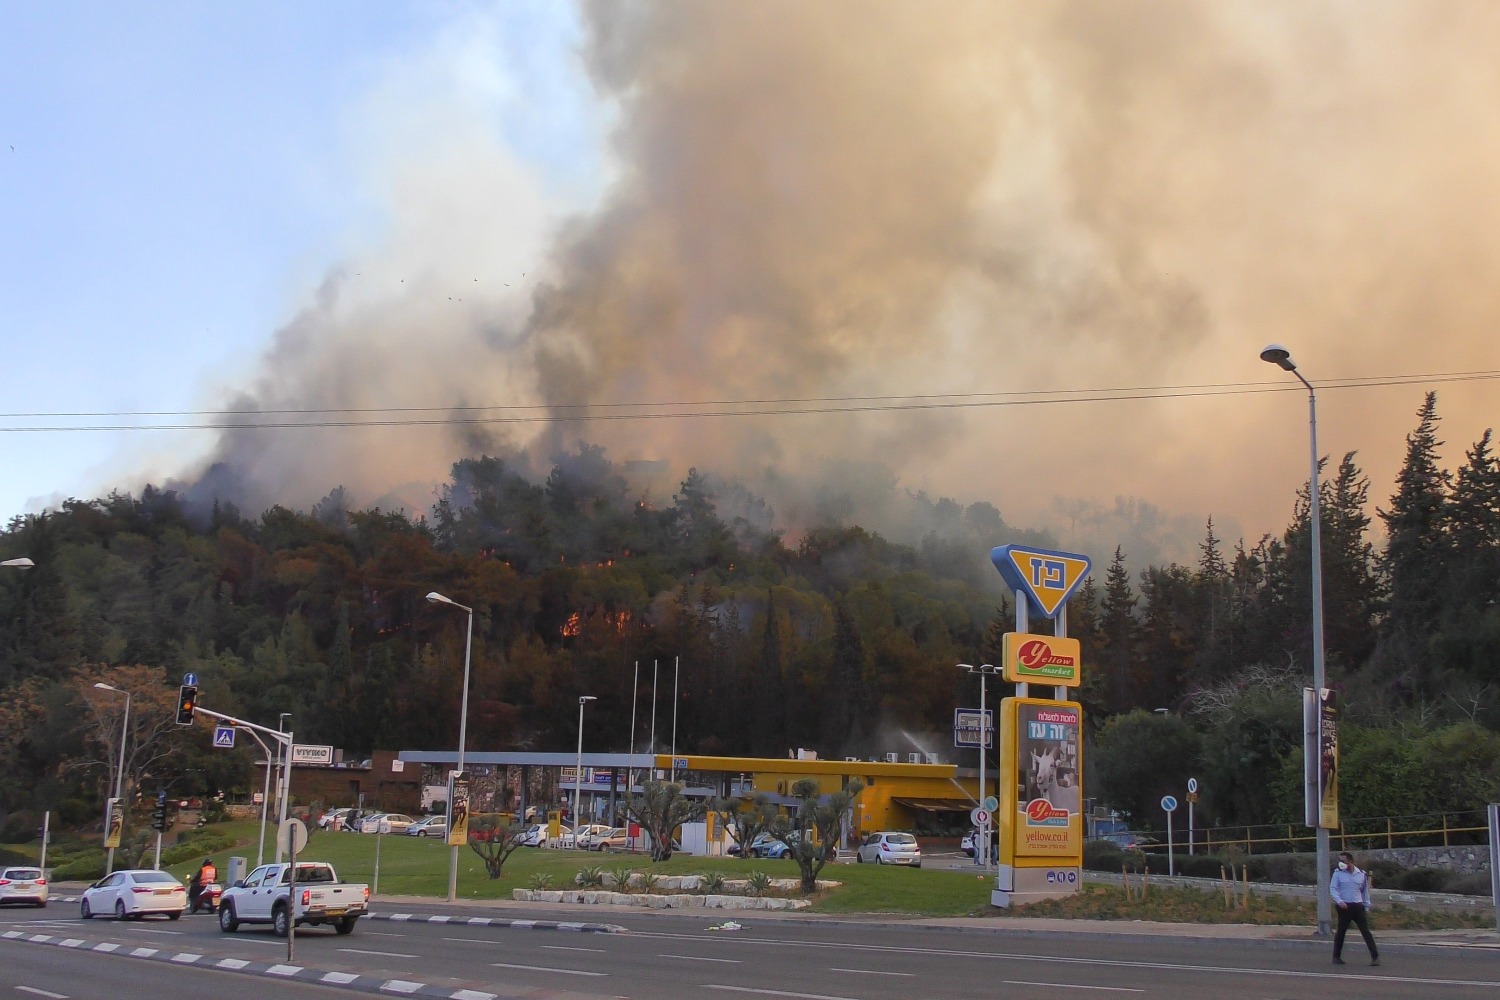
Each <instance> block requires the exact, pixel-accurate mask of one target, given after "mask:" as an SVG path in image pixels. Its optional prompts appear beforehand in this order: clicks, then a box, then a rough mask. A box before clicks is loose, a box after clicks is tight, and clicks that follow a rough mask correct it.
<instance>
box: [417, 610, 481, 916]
mask: <svg viewBox="0 0 1500 1000" xmlns="http://www.w3.org/2000/svg"><path fill="white" fill-rule="evenodd" d="M427 599H428V600H429V601H431V602H432V603H433V604H451V605H453V606H454V607H455V608H458V609H459V610H460V611H466V612H468V614H469V630H468V633H467V634H466V635H465V636H464V693H463V698H462V700H461V703H460V705H459V709H458V768H457V770H458V772H459V773H460V774H462V773H463V769H464V744H465V743H466V742H467V741H468V738H469V652H470V650H472V649H473V646H474V609H473V608H470V607H465V606H464V605H462V604H459V603H458V602H457V601H454V600H450V599H449V598H446V597H444V596H443V595H442V594H439V593H438V592H437V591H433V592H432V593H430V594H428V595H427ZM448 798H449V800H450V801H449V802H448V829H449V830H450V831H451V830H452V829H453V802H452V801H451V800H452V798H453V796H451V795H450V796H448ZM457 897H458V845H457V844H454V845H453V846H452V847H450V848H449V849H448V902H450V903H451V902H453V901H454V900H455V899H456V898H457Z"/></svg>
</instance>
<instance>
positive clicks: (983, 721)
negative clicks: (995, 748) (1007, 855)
mask: <svg viewBox="0 0 1500 1000" xmlns="http://www.w3.org/2000/svg"><path fill="white" fill-rule="evenodd" d="M958 666H959V668H960V669H962V670H964V671H965V672H967V673H971V674H978V675H979V808H980V809H984V800H985V799H986V798H987V797H988V796H986V795H985V791H986V788H985V780H984V764H985V758H986V757H988V756H989V742H990V728H991V727H990V725H989V723H988V716H986V715H985V703H984V698H985V691H984V689H985V681H986V680H987V679H988V678H989V676H990V675H991V674H996V673H999V672H1000V671H999V670H997V669H996V667H995V665H994V664H993V663H981V664H980V665H979V666H977V667H976V666H974V665H973V664H972V663H960V664H959V665H958ZM985 811H986V812H988V810H985ZM974 863H975V864H976V865H982V866H983V867H984V870H985V871H989V870H990V824H989V821H986V822H984V823H981V824H980V825H979V830H978V831H976V834H975V837H974Z"/></svg>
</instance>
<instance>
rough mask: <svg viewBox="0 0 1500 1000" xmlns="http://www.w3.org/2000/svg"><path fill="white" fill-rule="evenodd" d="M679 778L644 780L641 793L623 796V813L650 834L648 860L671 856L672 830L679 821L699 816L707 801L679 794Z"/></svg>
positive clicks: (681, 789)
mask: <svg viewBox="0 0 1500 1000" xmlns="http://www.w3.org/2000/svg"><path fill="white" fill-rule="evenodd" d="M683 787H684V786H683V784H682V782H680V781H648V782H646V783H645V785H644V786H642V788H641V794H639V795H632V796H630V797H629V798H628V799H626V800H625V805H624V811H625V815H626V816H629V817H630V818H631V819H633V820H635V821H636V822H637V823H639V824H640V825H641V829H643V830H645V831H646V833H648V834H649V835H650V836H651V860H652V861H666V860H667V859H668V858H670V857H671V856H672V833H673V832H674V831H675V830H676V829H677V828H678V827H679V826H681V825H682V824H684V823H691V822H692V821H693V820H695V819H702V818H703V815H704V814H705V813H706V812H707V811H708V803H706V802H701V801H700V802H695V801H693V800H692V799H689V798H687V797H686V796H684V795H683V794H682V792H683Z"/></svg>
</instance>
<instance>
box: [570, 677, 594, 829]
mask: <svg viewBox="0 0 1500 1000" xmlns="http://www.w3.org/2000/svg"><path fill="white" fill-rule="evenodd" d="M598 700H599V699H598V698H595V697H594V696H593V695H591V694H586V695H582V696H580V697H579V699H578V760H577V761H576V762H575V763H574V765H573V846H574V847H575V848H576V847H577V846H578V819H579V817H580V816H581V815H582V814H581V813H580V812H579V811H578V804H579V797H580V791H581V789H582V788H583V706H585V705H587V704H588V703H589V702H591V701H598Z"/></svg>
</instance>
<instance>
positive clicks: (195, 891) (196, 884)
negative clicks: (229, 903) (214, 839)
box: [188, 858, 219, 913]
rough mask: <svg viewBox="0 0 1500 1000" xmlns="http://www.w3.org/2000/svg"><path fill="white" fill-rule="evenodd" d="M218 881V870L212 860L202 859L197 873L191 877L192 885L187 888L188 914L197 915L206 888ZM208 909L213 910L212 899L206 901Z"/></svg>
mask: <svg viewBox="0 0 1500 1000" xmlns="http://www.w3.org/2000/svg"><path fill="white" fill-rule="evenodd" d="M218 880H219V870H218V869H217V868H215V867H214V859H213V858H204V859H203V865H202V866H201V867H200V868H199V869H198V873H197V874H196V875H194V876H193V884H192V885H191V886H189V887H188V912H190V913H197V912H198V907H199V905H201V903H202V902H203V894H204V893H205V892H207V891H208V887H209V886H210V885H212V884H213V883H215V882H217V881H218ZM208 904H209V909H210V910H212V909H213V897H212V896H210V897H209V900H208Z"/></svg>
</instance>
